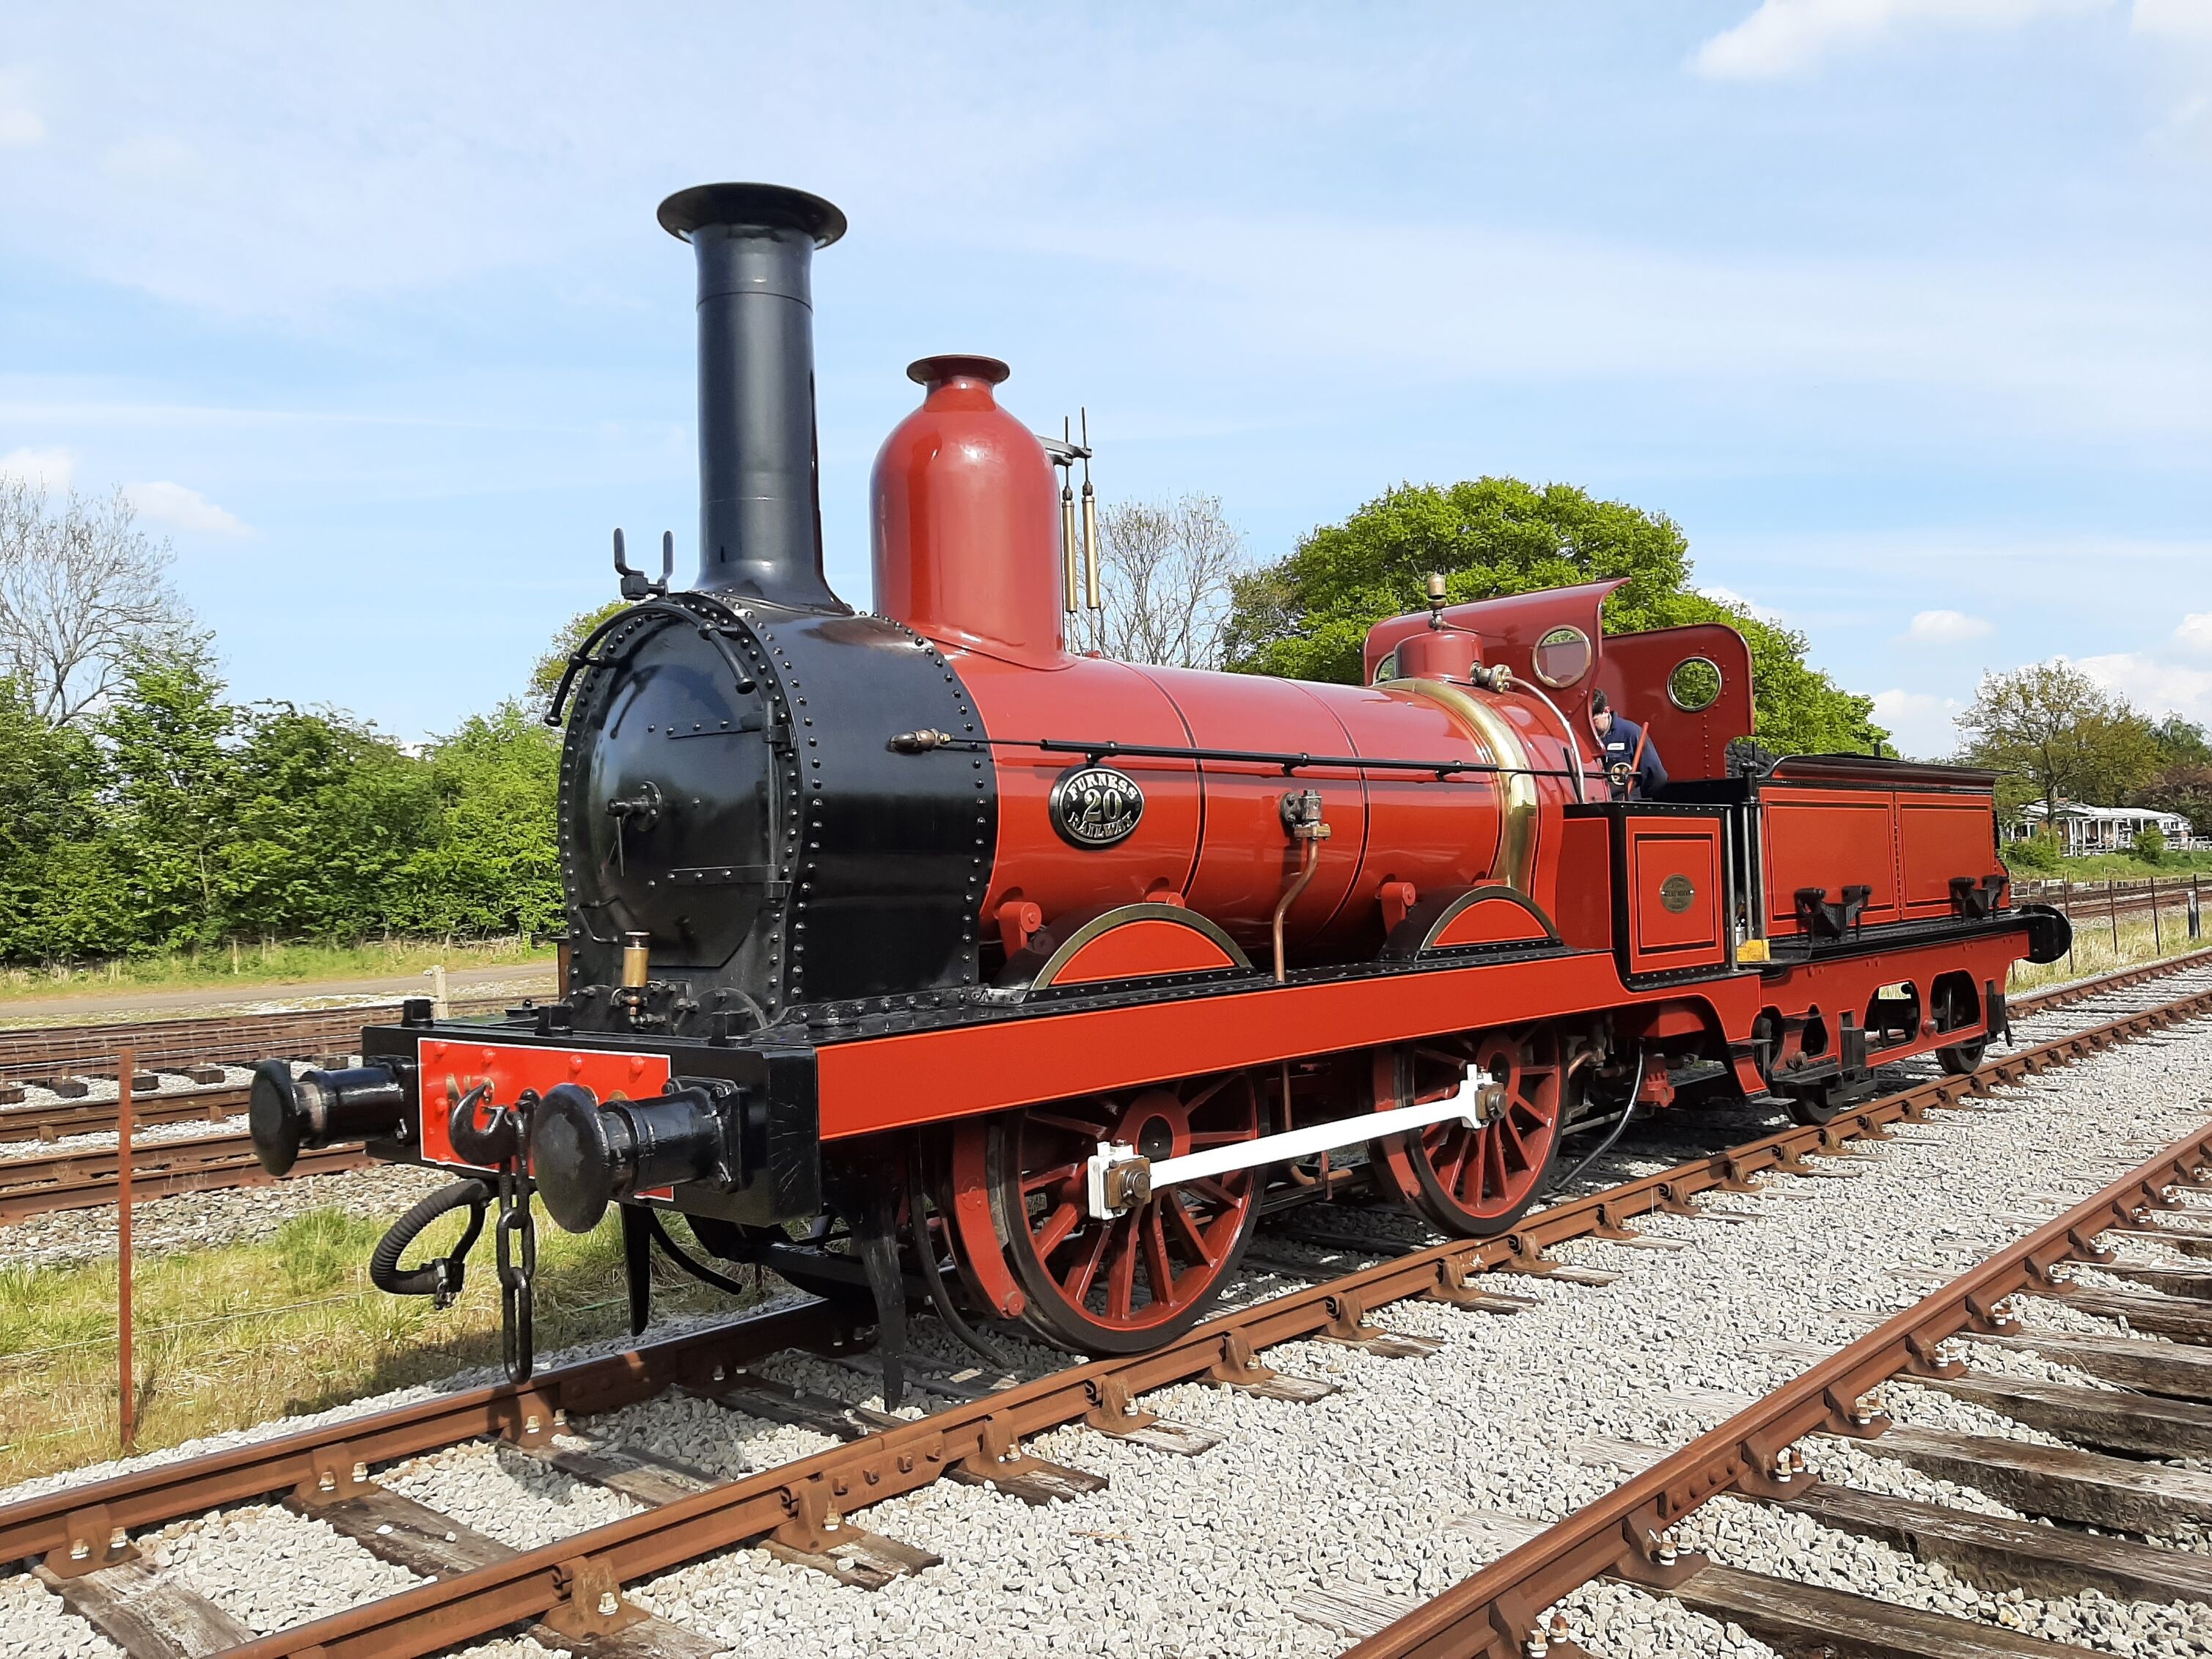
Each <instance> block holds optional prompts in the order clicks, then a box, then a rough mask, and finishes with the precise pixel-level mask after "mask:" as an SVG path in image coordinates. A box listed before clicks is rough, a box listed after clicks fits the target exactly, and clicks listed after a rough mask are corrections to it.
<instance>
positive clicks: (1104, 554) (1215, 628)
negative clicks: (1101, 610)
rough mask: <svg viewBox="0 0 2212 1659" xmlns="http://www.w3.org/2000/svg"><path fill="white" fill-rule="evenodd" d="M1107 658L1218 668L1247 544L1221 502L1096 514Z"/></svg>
mask: <svg viewBox="0 0 2212 1659" xmlns="http://www.w3.org/2000/svg"><path fill="white" fill-rule="evenodd" d="M1098 535H1099V540H1100V542H1101V544H1102V546H1101V548H1100V554H1099V556H1100V561H1101V563H1102V564H1103V568H1104V574H1105V579H1106V580H1105V587H1106V592H1105V599H1106V616H1105V624H1106V628H1105V640H1104V649H1105V652H1106V654H1107V655H1108V656H1109V657H1118V658H1120V659H1121V660H1122V661H1124V662H1151V663H1162V664H1164V665H1168V666H1170V667H1174V668H1218V667H1219V666H1220V665H1221V660H1222V654H1223V645H1224V641H1225V634H1226V630H1227V629H1228V626H1229V610H1230V600H1231V594H1232V590H1233V588H1234V586H1235V583H1236V580H1237V576H1238V575H1239V574H1241V573H1242V572H1243V568H1244V538H1243V535H1242V534H1241V533H1240V532H1237V530H1236V529H1235V527H1233V526H1231V524H1230V523H1229V521H1228V520H1226V519H1225V518H1224V517H1223V516H1222V513H1221V498H1220V497H1219V496H1218V495H1185V496H1183V497H1182V499H1181V500H1180V501H1173V502H1168V501H1121V502H1117V503H1115V504H1114V505H1112V506H1109V507H1105V508H1103V510H1102V511H1101V512H1100V513H1099V515H1098Z"/></svg>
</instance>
